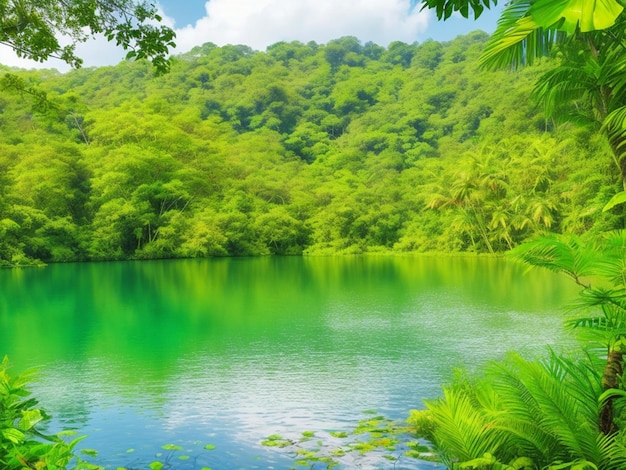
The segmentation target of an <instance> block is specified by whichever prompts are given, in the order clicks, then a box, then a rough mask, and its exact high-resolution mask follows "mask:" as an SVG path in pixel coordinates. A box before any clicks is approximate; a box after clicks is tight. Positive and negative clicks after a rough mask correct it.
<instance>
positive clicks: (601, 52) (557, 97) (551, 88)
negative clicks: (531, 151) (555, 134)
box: [425, 0, 626, 187]
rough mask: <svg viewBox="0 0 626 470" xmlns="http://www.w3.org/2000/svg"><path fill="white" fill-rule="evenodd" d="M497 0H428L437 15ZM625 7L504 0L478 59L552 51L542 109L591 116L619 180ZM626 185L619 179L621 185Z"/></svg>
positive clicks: (533, 57)
mask: <svg viewBox="0 0 626 470" xmlns="http://www.w3.org/2000/svg"><path fill="white" fill-rule="evenodd" d="M496 3H497V1H495V0H494V1H489V0H483V2H480V1H473V0H472V1H470V0H427V1H426V2H425V7H429V8H435V9H436V11H437V15H438V17H439V18H440V19H446V18H448V17H449V16H450V15H451V14H452V12H453V11H459V12H460V13H461V14H462V15H464V16H465V17H467V16H468V15H469V9H470V8H471V9H472V10H473V12H474V15H475V16H476V17H478V16H479V15H480V13H481V12H482V10H483V8H484V7H487V8H489V7H491V6H493V5H495V4H496ZM625 27H626V14H624V6H623V5H622V2H620V1H618V0H603V1H596V0H558V1H554V0H514V1H511V2H509V3H508V4H507V5H506V7H505V9H504V11H503V13H502V15H501V17H500V19H499V21H498V26H497V28H496V31H495V32H494V33H493V35H492V36H491V38H490V39H489V42H488V43H487V45H486V47H485V49H484V51H483V54H482V58H481V63H482V65H483V67H486V68H489V69H498V68H507V67H513V68H517V67H520V66H524V65H532V64H533V63H535V62H536V61H537V60H539V59H540V58H541V57H544V56H547V55H549V54H550V53H552V52H557V54H556V56H557V60H558V61H557V63H556V64H557V65H556V66H555V67H554V68H553V69H552V70H550V71H548V72H547V73H546V74H544V75H543V76H542V77H541V78H540V79H539V80H538V82H537V87H536V89H535V95H536V97H537V98H538V99H539V100H540V102H542V103H543V104H544V105H545V109H546V113H547V115H548V116H553V117H557V118H560V119H569V120H576V121H578V122H581V121H583V122H587V123H590V122H591V123H594V124H597V125H599V127H600V128H601V129H602V130H603V131H604V132H605V134H606V137H607V140H608V142H609V144H610V146H611V149H612V151H613V156H614V159H615V163H616V164H617V167H618V168H619V170H620V179H621V182H622V184H626V146H625V144H626V80H625V79H624V76H625V74H624V70H626V54H624V44H625V42H624V41H625V35H624V31H625V29H626V28H625ZM625 187H626V186H625Z"/></svg>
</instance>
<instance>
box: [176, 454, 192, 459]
mask: <svg viewBox="0 0 626 470" xmlns="http://www.w3.org/2000/svg"><path fill="white" fill-rule="evenodd" d="M189 458H190V457H189V456H188V455H179V456H178V460H189Z"/></svg>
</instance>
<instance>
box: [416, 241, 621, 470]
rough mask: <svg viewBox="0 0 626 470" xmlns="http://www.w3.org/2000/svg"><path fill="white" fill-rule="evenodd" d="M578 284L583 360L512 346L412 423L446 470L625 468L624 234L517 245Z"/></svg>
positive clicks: (576, 320) (461, 379)
mask: <svg viewBox="0 0 626 470" xmlns="http://www.w3.org/2000/svg"><path fill="white" fill-rule="evenodd" d="M511 256H513V257H514V258H516V259H518V260H521V261H523V262H524V263H526V264H529V265H531V266H536V267H541V268H544V269H549V270H552V271H555V272H558V273H562V274H565V275H566V276H567V277H569V278H571V279H572V280H573V281H574V282H575V283H576V284H578V285H579V286H580V287H581V292H580V297H579V300H578V302H577V303H576V304H574V305H573V307H572V308H573V314H574V317H573V318H572V319H571V320H570V321H569V324H570V325H571V326H572V327H574V328H575V329H576V330H577V331H579V332H580V339H581V341H582V343H581V344H582V351H581V353H579V354H578V357H574V358H571V357H566V356H563V355H558V354H556V353H554V352H552V351H551V352H550V354H549V356H548V357H547V358H546V359H544V360H542V361H537V360H534V361H529V360H526V359H523V358H522V357H520V356H519V355H517V354H514V353H511V354H510V355H509V356H508V357H507V358H506V359H505V360H503V361H500V362H493V363H491V364H490V365H489V366H488V367H486V368H485V370H484V372H483V374H482V375H481V376H478V377H468V376H467V375H466V374H457V377H456V378H455V380H454V381H453V383H452V384H450V385H449V386H446V387H444V390H443V397H441V398H439V399H437V400H431V401H427V402H426V406H427V409H426V410H422V411H416V412H413V413H412V414H411V416H410V418H409V420H408V421H409V423H410V424H411V425H413V426H414V429H415V431H416V432H417V433H418V435H420V436H422V437H424V438H427V439H429V440H430V441H431V442H432V443H433V448H434V450H435V452H436V453H437V454H438V455H439V457H440V458H441V460H442V462H443V463H444V464H445V465H446V466H448V468H459V469H461V468H503V469H511V468H513V469H515V468H554V469H565V468H567V469H574V468H581V469H582V468H593V469H607V470H608V469H614V468H622V467H623V466H624V465H626V434H625V433H626V430H625V428H624V423H625V422H626V421H625V417H626V401H625V398H626V387H625V384H624V381H623V377H622V373H623V370H624V354H625V352H626V347H625V346H624V345H625V344H626V341H625V338H626V301H625V299H626V277H625V276H624V273H625V272H626V236H625V235H624V232H622V231H618V232H608V233H606V234H604V235H603V236H601V237H593V238H590V237H587V238H586V239H583V238H581V237H577V236H574V235H552V236H549V237H544V238H540V239H537V240H535V241H533V242H530V243H526V244H524V245H521V246H520V247H518V248H516V249H515V250H513V252H512V255H511Z"/></svg>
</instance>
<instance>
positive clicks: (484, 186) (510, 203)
mask: <svg viewBox="0 0 626 470" xmlns="http://www.w3.org/2000/svg"><path fill="white" fill-rule="evenodd" d="M487 40H488V36H487V35H486V34H484V33H480V32H476V33H472V34H470V35H468V36H464V37H460V38H458V39H456V40H454V41H451V42H447V43H439V42H435V41H426V42H424V43H422V44H417V43H415V44H404V43H392V44H390V45H389V46H388V47H387V48H384V47H380V46H377V45H375V44H371V43H367V44H362V43H360V42H359V41H358V40H356V39H355V38H350V37H347V38H339V39H337V40H333V41H331V42H329V43H328V44H326V45H322V44H316V43H309V44H302V43H299V42H290V43H286V42H284V43H278V44H275V45H273V46H271V47H269V48H268V50H267V51H266V52H255V51H253V50H251V49H250V48H248V47H246V46H232V45H229V46H224V47H217V46H215V45H213V44H205V45H203V46H201V47H197V48H195V49H193V50H192V51H190V52H188V53H186V54H182V55H180V56H178V57H175V58H174V59H173V62H172V68H171V71H170V73H168V74H166V75H164V76H159V77H155V76H154V74H151V73H149V70H150V69H149V65H148V64H147V63H145V62H143V61H138V62H122V63H120V64H118V65H117V66H115V67H102V68H98V69H80V70H73V71H70V72H68V73H66V74H55V73H53V72H51V71H49V70H48V71H28V72H26V71H24V72H20V73H16V75H17V76H18V78H19V79H20V80H23V81H24V83H25V84H26V85H28V86H33V87H36V88H37V89H39V90H42V91H43V92H45V93H46V94H47V99H48V101H49V102H50V103H51V104H52V106H49V107H48V109H47V110H46V111H45V112H44V113H41V112H33V109H32V102H30V101H26V100H21V99H20V98H19V97H18V96H17V95H5V96H3V97H1V98H0V106H2V110H3V124H2V125H3V133H2V136H0V149H2V151H1V152H0V168H2V172H1V173H0V174H1V176H0V179H1V180H2V181H1V182H0V183H1V184H0V234H2V237H0V259H1V260H2V262H4V263H5V264H20V263H22V264H23V263H29V262H32V260H34V259H40V260H44V261H69V260H90V259H128V258H162V257H193V256H224V255H230V256H238V255H260V254H301V253H306V254H329V253H364V252H390V251H396V252H407V251H418V252H423V251H475V252H489V251H493V252H497V251H503V250H507V249H509V248H510V247H512V246H516V245H518V244H519V243H520V242H522V241H524V240H526V239H528V238H529V237H532V236H533V235H536V234H538V233H541V232H542V231H545V230H552V231H556V232H563V231H569V232H574V233H580V234H581V233H585V232H589V231H592V232H596V231H600V230H603V229H605V228H616V227H617V226H618V225H617V224H619V223H620V219H619V217H617V216H616V215H615V214H614V213H613V211H609V212H606V213H602V211H601V209H602V207H603V206H604V205H605V204H606V203H607V201H608V200H609V199H610V198H611V197H612V196H613V194H615V192H616V188H615V184H614V182H615V181H616V180H617V174H618V173H616V169H614V168H611V160H610V158H609V155H610V149H609V148H608V147H607V146H606V145H605V144H604V142H603V141H602V140H601V139H599V138H596V137H594V132H595V131H593V129H592V128H589V127H581V126H573V125H572V124H568V123H565V124H562V125H559V126H557V125H556V124H555V122H554V121H552V120H550V119H548V120H547V119H546V118H545V117H544V115H543V114H542V112H541V110H540V109H539V108H537V107H536V105H535V103H533V102H532V101H531V100H530V99H529V96H530V94H531V91H532V89H533V86H534V84H535V82H536V80H537V77H538V76H540V75H541V74H543V73H546V72H547V71H549V70H551V68H552V67H553V66H554V64H555V61H548V62H546V63H545V64H540V65H538V66H537V67H534V68H527V69H523V70H520V71H518V72H515V73H511V72H509V71H496V72H488V71H481V70H480V68H479V57H480V54H481V51H482V50H483V48H484V46H485V42H486V41H487ZM103 84H106V85H103ZM598 155H602V156H604V158H597V156H598Z"/></svg>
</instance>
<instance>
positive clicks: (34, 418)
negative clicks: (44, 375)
mask: <svg viewBox="0 0 626 470" xmlns="http://www.w3.org/2000/svg"><path fill="white" fill-rule="evenodd" d="M8 368H9V362H8V359H7V358H6V357H5V358H4V359H3V361H2V363H0V466H1V467H2V468H3V469H6V470H13V469H15V470H18V469H19V470H22V469H24V468H36V469H41V470H46V469H49V470H55V469H64V468H69V467H70V466H72V468H75V469H85V470H86V469H90V470H97V469H99V468H100V467H98V466H96V465H92V464H89V463H87V462H85V461H83V460H82V459H81V458H79V457H78V456H76V455H75V453H74V447H75V446H76V444H77V443H78V442H79V441H80V440H81V439H82V438H81V437H79V438H77V439H74V440H73V441H71V442H69V443H67V442H65V441H63V439H62V438H61V436H62V434H64V433H59V434H57V435H51V436H49V435H45V434H42V433H41V431H40V429H41V424H42V423H43V422H45V421H46V420H47V419H49V416H48V415H47V414H46V412H45V411H44V410H43V409H41V408H38V407H37V400H36V399H35V398H32V397H31V394H30V392H29V391H28V389H27V386H28V383H29V382H30V381H31V380H32V377H33V373H32V372H30V373H24V374H21V375H17V376H11V375H9V373H8ZM82 452H83V453H84V454H86V455H90V456H93V455H95V451H91V450H88V449H85V450H83V451H82Z"/></svg>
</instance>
